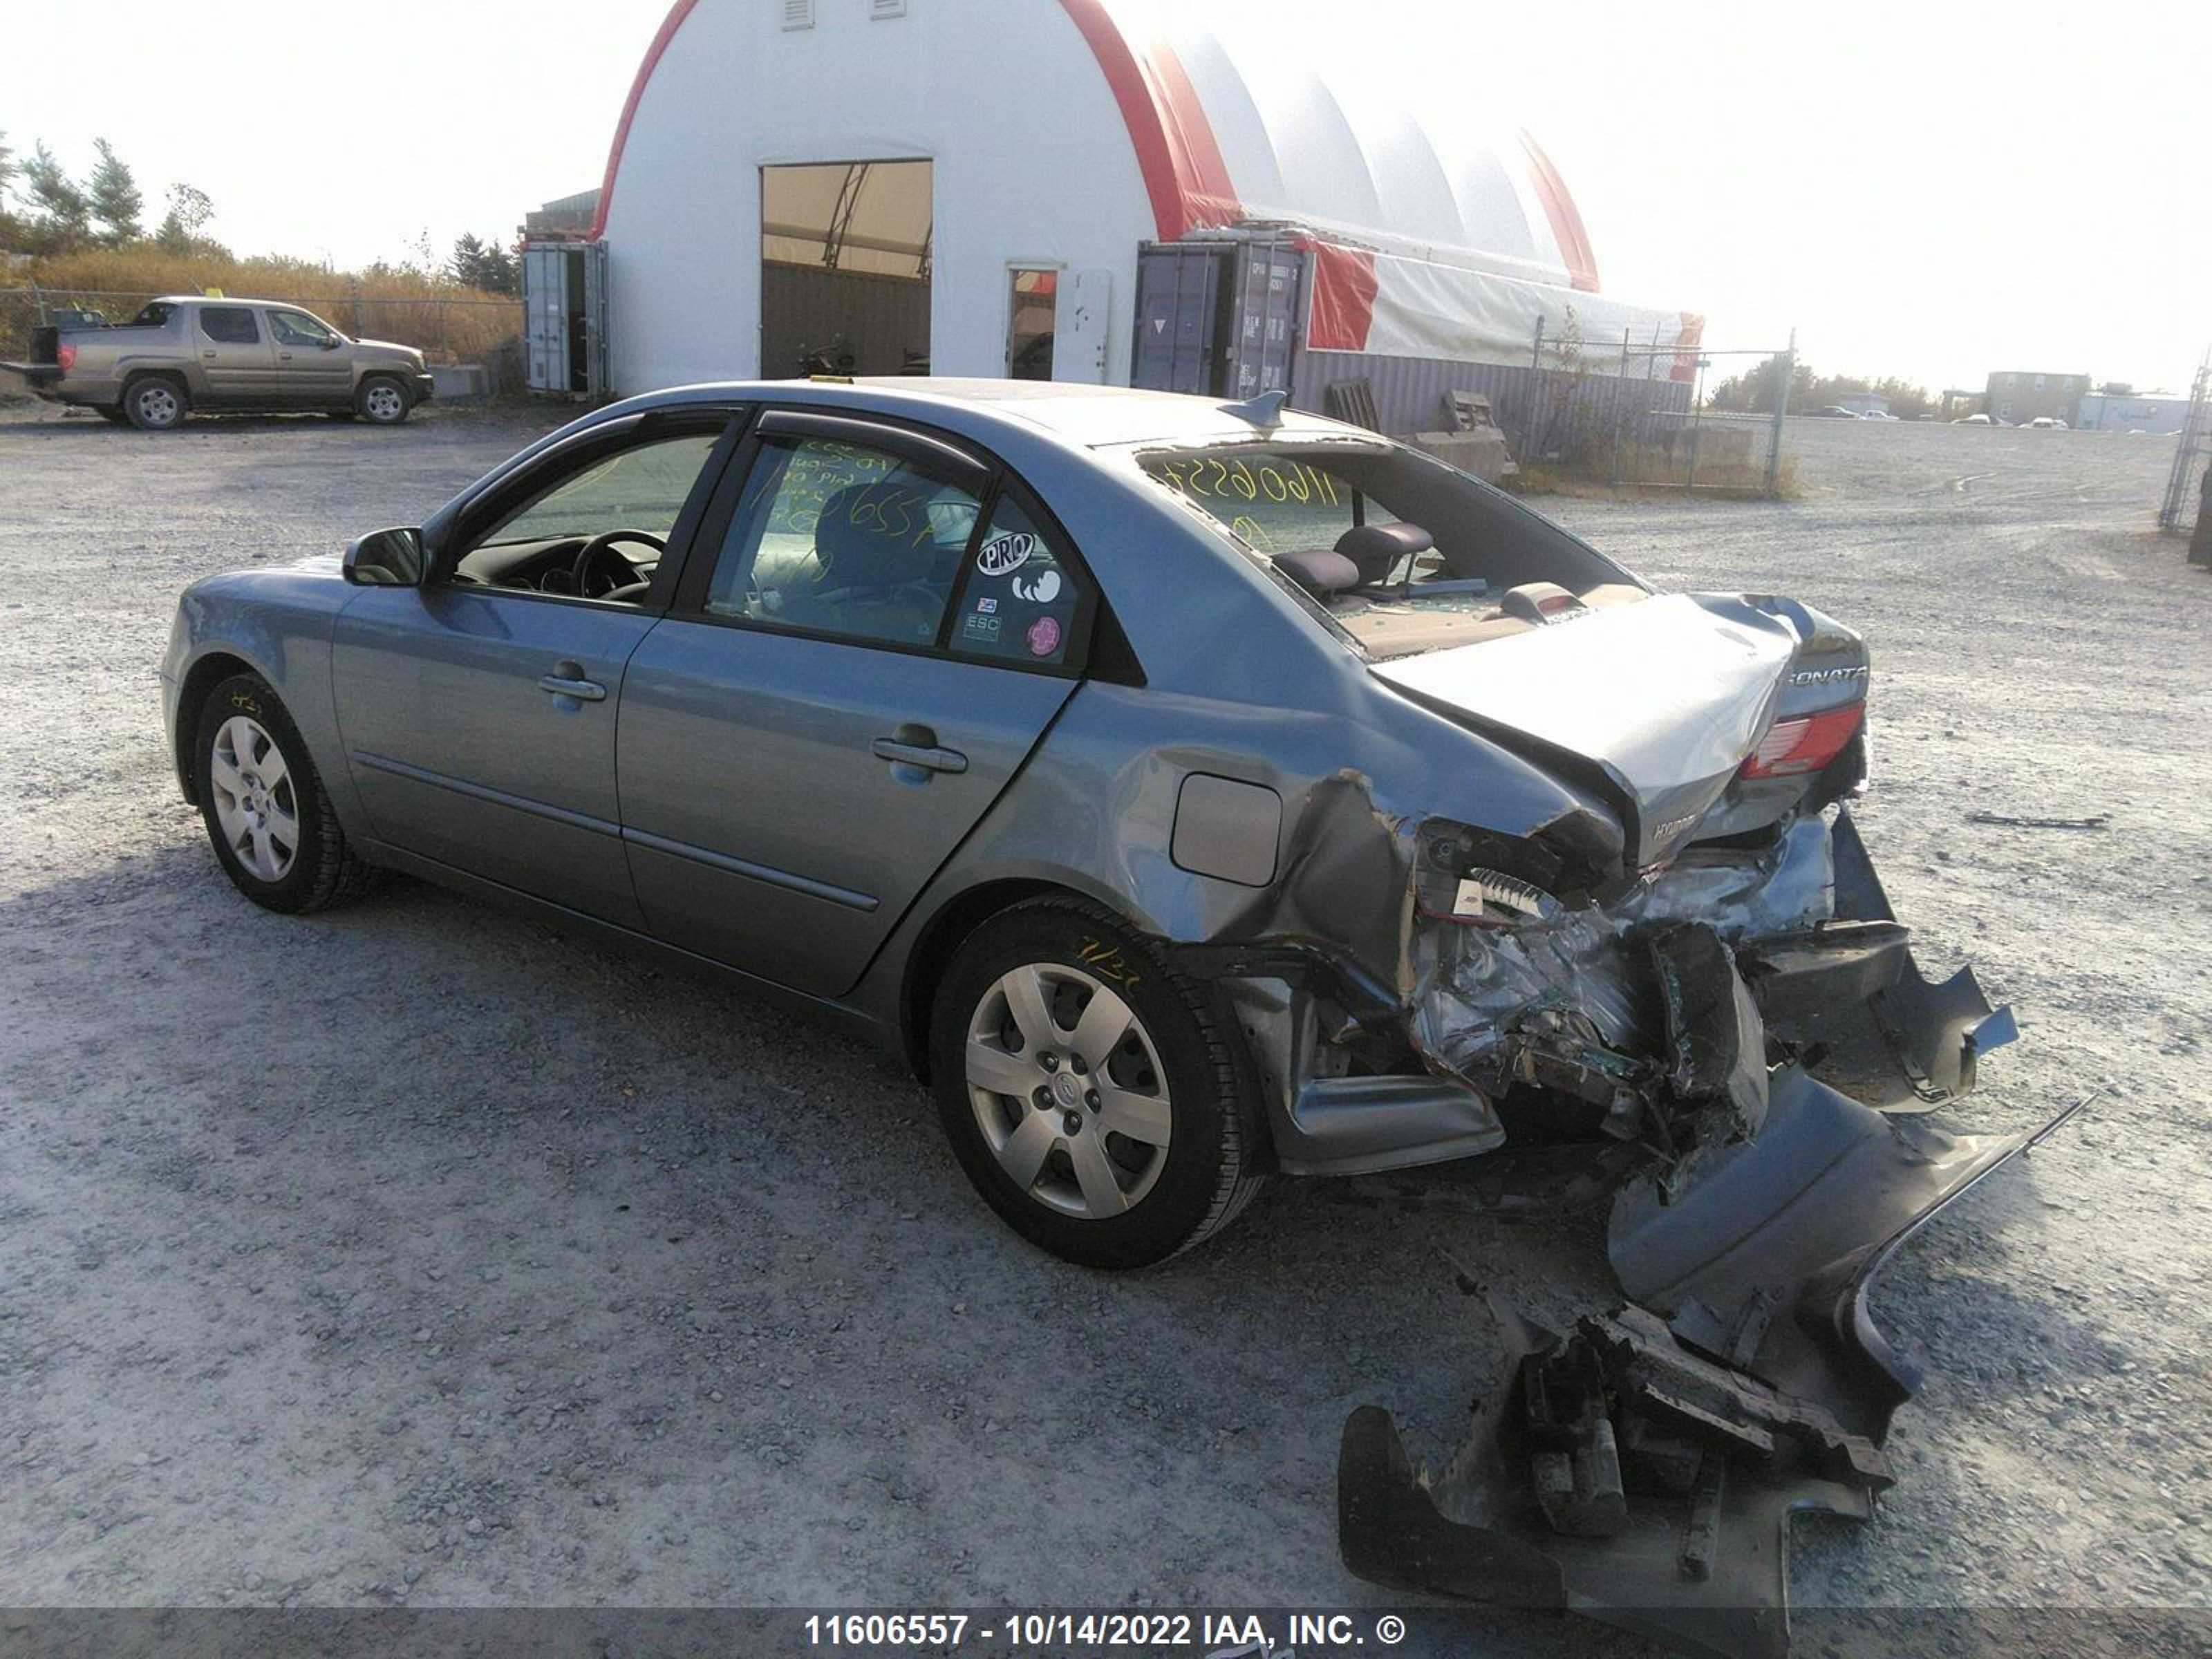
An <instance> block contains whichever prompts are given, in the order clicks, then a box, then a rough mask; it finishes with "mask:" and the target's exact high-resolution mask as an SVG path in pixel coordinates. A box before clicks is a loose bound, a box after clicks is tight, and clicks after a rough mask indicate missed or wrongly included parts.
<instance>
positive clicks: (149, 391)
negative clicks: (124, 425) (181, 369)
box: [123, 374, 192, 432]
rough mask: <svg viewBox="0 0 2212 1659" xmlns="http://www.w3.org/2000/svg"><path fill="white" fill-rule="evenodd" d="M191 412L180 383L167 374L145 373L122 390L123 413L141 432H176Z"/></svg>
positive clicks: (189, 400) (187, 398)
mask: <svg viewBox="0 0 2212 1659" xmlns="http://www.w3.org/2000/svg"><path fill="white" fill-rule="evenodd" d="M191 410H192V404H191V398H190V397H189V396H188V395H187V394H186V392H185V388H184V386H183V385H182V384H181V383H179V381H176V380H171V379H170V378H169V377H168V376H167V375H166V374H142V375H140V376H139V377H138V378H137V380H133V381H131V384H130V385H129V386H125V387H124V388H123V414H124V416H125V419H127V420H128V421H129V422H131V425H133V426H135V427H137V428H138V429H139V430H140V431H141V432H173V431H174V430H176V428H179V427H180V426H182V425H183V424H184V423H185V416H187V415H189V414H191Z"/></svg>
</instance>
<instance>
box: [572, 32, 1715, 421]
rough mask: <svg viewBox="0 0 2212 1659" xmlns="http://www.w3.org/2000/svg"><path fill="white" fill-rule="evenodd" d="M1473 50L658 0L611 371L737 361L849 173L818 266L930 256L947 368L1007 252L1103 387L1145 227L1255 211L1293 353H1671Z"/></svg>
mask: <svg viewBox="0 0 2212 1659" xmlns="http://www.w3.org/2000/svg"><path fill="white" fill-rule="evenodd" d="M1469 46H1470V43H1469V42H1466V41H1457V42H1455V41H1452V40H1437V41H1426V42H1425V41H1419V40H1407V38H1406V37H1405V36H1404V35H1403V34H1402V33H1393V32H1391V31H1389V30H1384V29H1379V28H1369V27H1357V26H1347V22H1346V16H1345V15H1344V14H1343V13H1342V12H1340V11H1336V10H1335V9H1332V10H1331V13H1330V14H1329V15H1321V14H1308V15H1299V14H1297V13H1285V12H1284V11H1283V10H1281V9H1278V8H1273V7H1270V6H1268V5H1267V4H1265V3H1261V0H1214V3H1210V4H1208V5H1206V6H1205V7H1203V8H1200V7H1196V6H1192V5H1188V4H1187V3H1170V0H905V3H904V4H903V5H897V4H890V5H886V4H880V3H875V0H677V3H676V5H675V6H674V8H673V9H671V12H670V14H669V15H668V17H667V19H666V21H665V23H664V24H663V26H662V27H661V30H660V33H659V36H658V37H657V38H656V39H655V40H654V42H653V46H652V49H651V51H650V52H648V54H647V60H646V63H645V65H644V67H643V68H642V69H641V70H640V72H639V75H638V77H637V81H636V84H635V86H634V88H632V91H631V94H630V99H629V104H628V106H626V107H625V109H624V111H623V118H622V122H621V125H620V128H619V130H618V131H617V137H616V141H615V145H614V148H613V151H612V153H611V155H610V157H609V160H608V165H607V172H606V178H605V183H604V184H603V185H602V188H601V191H600V207H599V222H598V223H597V224H596V225H595V226H594V227H593V231H594V234H598V235H603V236H604V238H605V242H606V245H607V250H608V261H609V266H610V283H611V293H612V295H614V303H615V307H616V314H615V317H614V319H613V322H612V325H611V329H612V353H613V365H614V379H615V382H616V385H617V388H619V389H621V390H624V391H634V390H638V389H641V388H642V387H645V386H655V385H663V384H668V383H671V382H675V381H681V380H698V379H701V378H702V377H706V376H710V375H718V374H727V375H740V376H749V375H751V374H757V373H759V372H760V370H761V368H762V364H761V362H760V356H761V349H762V348H761V328H762V325H761V306H762V297H761V286H762V276H761V269H762V263H763V251H764V250H765V252H767V254H768V257H769V258H771V259H776V260H787V261H788V262H789V263H791V264H805V263H809V262H812V263H816V264H823V263H826V262H825V261H824V258H823V256H824V253H825V251H826V244H825V241H824V239H823V235H822V234H821V231H820V229H819V228H820V227H823V226H826V225H830V224H834V223H836V222H838V208H839V205H840V192H841V191H844V190H846V189H848V188H850V187H852V186H853V185H854V181H855V178H856V176H857V178H858V185H859V189H860V207H861V210H862V211H861V213H860V216H857V217H855V218H854V219H853V220H852V221H851V222H850V223H849V224H848V231H849V232H850V233H852V234H848V237H847V238H846V240H845V242H844V244H843V246H842V247H841V248H840V249H839V252H838V260H839V268H841V269H843V270H856V271H869V272H874V273H878V274H882V275H886V276H888V275H900V276H915V275H917V274H918V273H919V272H920V270H922V269H923V268H924V261H925V260H926V268H927V274H928V276H929V281H930V307H929V321H928V331H929V341H928V347H929V349H928V354H927V355H928V356H929V358H930V359H931V361H932V362H933V368H934V370H935V372H937V373H939V374H1004V373H1006V372H1007V369H1008V367H1009V363H1010V360H1011V356H1012V347H1011V346H1010V343H1009V323H1010V316H1011V314H1012V312H1013V310H1014V309H1015V306H1016V302H1015V299H1014V295H1015V293H1016V291H1017V284H1018V282H1019V280H1020V277H1019V273H1020V272H1022V271H1024V270H1050V271H1059V272H1064V273H1066V281H1065V282H1064V283H1063V284H1062V291H1064V292H1066V291H1077V290H1079V291H1081V292H1083V293H1085V295H1090V296H1091V302H1090V303H1089V304H1088V305H1087V306H1086V307H1085V313H1084V315H1083V317H1082V319H1080V326H1081V327H1082V328H1083V329H1084V330H1085V331H1086V332H1085V334H1084V336H1083V338H1082V340H1081V343H1080V346H1081V349H1063V350H1061V351H1060V352H1058V353H1056V354H1055V356H1054V360H1053V371H1052V372H1053V373H1054V374H1057V375H1059V376H1060V377H1062V378H1068V377H1077V378H1097V377H1099V376H1102V375H1103V377H1105V378H1109V379H1113V380H1126V379H1127V377H1128V375H1129V373H1130V364H1131V362H1132V350H1131V344H1132V330H1133V319H1134V306H1135V301H1136V287H1137V283H1136V276H1137V264H1138V256H1139V247H1140V246H1141V245H1142V244H1145V243H1146V242H1153V241H1166V242H1172V241H1176V240H1180V239H1182V238H1185V237H1187V236H1188V235H1189V234H1192V233H1193V232H1203V231H1209V230H1213V231H1218V230H1221V229H1225V228H1234V227H1240V226H1258V225H1275V226H1280V227H1285V228H1289V229H1290V230H1291V231H1293V232H1296V233H1298V234H1301V235H1302V237H1303V238H1304V240H1305V241H1306V243H1307V245H1309V246H1312V247H1313V248H1315V250H1316V254H1315V259H1314V271H1313V280H1312V282H1311V284H1310V318H1309V319H1308V329H1307V332H1306V343H1307V344H1308V345H1310V346H1311V347H1314V348H1316V349H1332V350H1339V351H1349V352H1367V353H1380V354H1390V355H1396V356H1419V357H1426V358H1436V359H1443V360H1449V361H1459V362H1478V363H1520V364H1524V365H1525V364H1526V363H1527V362H1528V361H1529V355H1530V343H1531V341H1532V339H1533V338H1534V335H1535V331H1536V326H1537V324H1538V322H1539V321H1540V320H1541V321H1542V322H1543V324H1544V325H1545V331H1546V335H1547V337H1548V338H1551V339H1554V340H1556V339H1558V338H1559V337H1560V336H1561V335H1562V334H1563V333H1565V332H1567V331H1569V328H1570V311H1571V324H1572V326H1573V328H1574V329H1576V330H1577V331H1579V333H1580V334H1581V336H1582V337H1583V339H1584V340H1586V341H1588V342H1589V343H1591V345H1592V346H1593V347H1594V348H1597V349H1594V350H1593V352H1592V359H1593V366H1594V367H1597V368H1603V367H1605V366H1606V363H1607V362H1608V361H1611V362H1618V361H1619V359H1618V356H1617V355H1615V356H1612V357H1611V358H1610V359H1608V356H1607V351H1606V350H1605V349H1603V348H1604V347H1606V346H1607V345H1608V344H1610V346H1611V348H1612V349H1613V352H1614V353H1615V354H1617V352H1618V346H1619V342H1620V338H1621V337H1622V335H1623V334H1624V332H1626V334H1628V335H1630V336H1631V337H1632V338H1633V340H1634V341H1635V343H1637V344H1638V346H1640V347H1641V346H1648V345H1650V344H1651V343H1655V342H1656V343H1657V344H1658V345H1659V346H1661V347H1662V348H1668V347H1675V346H1680V347H1682V348H1683V349H1689V348H1690V347H1692V346H1693V345H1694V343H1695V339H1696V331H1697V327H1698V322H1697V319H1695V318H1692V317H1687V316H1685V315H1684V314H1683V313H1679V312H1674V311H1664V310H1655V309H1652V308H1650V307H1638V306H1632V305H1629V304H1626V303H1624V302H1621V301H1618V300H1615V299H1613V297H1611V296H1607V295H1601V294H1600V293H1599V292H1598V276H1597V268H1596V263H1595V258H1593V256H1592V253H1591V250H1590V246H1589V238H1588V236H1587V234H1585V232H1584V230H1583V224H1582V221H1581V218H1580V216H1579V215H1578V214H1577V211H1576V210H1575V207H1574V204H1573V201H1572V199H1571V197H1569V196H1568V194H1567V191H1566V189H1565V185H1564V184H1563V183H1562V182H1561V180H1560V179H1559V175H1558V173H1556V171H1555V170H1554V169H1553V167H1552V166H1551V164H1550V162H1549V161H1547V160H1546V158H1545V157H1544V155H1543V153H1542V152H1541V150H1540V149H1537V147H1536V146H1535V144H1534V142H1533V141H1531V140H1530V139H1528V137H1525V136H1524V135H1522V134H1520V133H1518V132H1516V131H1513V130H1512V129H1510V127H1506V126H1503V125H1500V124H1499V122H1498V118H1497V113H1496V111H1495V109H1494V107H1493V106H1492V104H1491V101H1490V97H1489V94H1488V93H1487V91H1486V89H1485V88H1483V86H1482V83H1481V79H1480V78H1475V79H1474V80H1473V81H1472V82H1471V81H1470V77H1469V76H1468V70H1467V67H1466V65H1467V64H1468V62H1469V61H1470V60H1471V54H1470V52H1469ZM1490 78H1492V79H1495V78H1498V77H1494V76H1493V77H1490ZM891 161H929V162H931V163H932V167H931V169H930V171H929V173H928V175H927V184H926V185H923V186H922V188H921V190H920V191H914V190H912V189H909V188H908V186H907V185H906V184H905V183H904V182H902V181H901V180H900V179H898V175H896V173H892V172H891V171H890V170H889V169H884V168H882V167H878V169H877V171H876V173H873V174H859V173H858V169H859V168H860V166H861V165H862V164H870V163H874V164H881V163H885V162H891ZM787 167H788V168H796V169H803V171H793V173H788V174H784V173H781V169H784V168H787ZM779 192H787V193H786V194H779ZM817 198H818V199H817ZM764 208H765V209H766V210H767V211H766V212H765V213H764V212H763V209H764ZM863 221H865V223H863ZM764 235H765V236H766V238H767V240H766V241H765V242H764V241H763V236H764ZM1102 296H1103V312H1102V310H1101V309H1100V301H1101V299H1102ZM1073 326H1074V324H1073V323H1071V322H1070V320H1069V319H1066V318H1063V319H1062V320H1061V327H1062V328H1063V330H1066V329H1068V328H1071V327H1073ZM1063 344H1064V345H1066V346H1069V347H1071V348H1072V347H1073V344H1074V342H1073V341H1068V342H1063ZM1673 366H1674V365H1673V363H1672V362H1671V360H1664V359H1662V373H1664V372H1666V371H1667V369H1668V368H1671V367H1673ZM1636 372H1637V373H1638V374H1641V373H1642V368H1641V362H1640V361H1639V362H1638V368H1637V371H1636Z"/></svg>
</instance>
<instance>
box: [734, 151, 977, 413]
mask: <svg viewBox="0 0 2212 1659" xmlns="http://www.w3.org/2000/svg"><path fill="white" fill-rule="evenodd" d="M933 219H934V209H933V203H932V199H931V179H930V163H929V162H927V161H831V162H810V163H806V164H804V165H799V166H790V167H763V168H762V169H761V374H763V376H764V377H765V378H767V379H769V380H777V379H781V378H784V377H787V376H797V375H802V374H927V373H928V372H929V284H930V231H931V227H932V224H933Z"/></svg>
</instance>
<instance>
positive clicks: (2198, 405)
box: [2158, 355, 2212, 535]
mask: <svg viewBox="0 0 2212 1659" xmlns="http://www.w3.org/2000/svg"><path fill="white" fill-rule="evenodd" d="M2207 467H2212V355H2208V356H2206V357H2205V359H2204V361H2203V363H2201V364H2199V365H2198V366H2197V380H2196V381H2195V383H2194V384H2193V385H2191V387H2190V388H2189V412H2188V413H2187V414H2186V415H2185V416H2182V421H2181V435H2180V437H2179V439H2177V440H2176V441H2175V443H2174V448H2173V471H2172V472H2171V473H2169V474H2168V475H2167V477H2166V499H2165V500H2164V501H2161V502H2160V503H2159V509H2158V527H2159V528H2160V530H2163V531H2165V532H2167V533H2168V534H2169V535H2186V534H2187V533H2188V532H2189V529H2190V527H2191V526H2192V525H2194V524H2195V523H2196V522H2197V514H2198V513H2200V512H2202V511H2203V489H2204V484H2203V477H2204V472H2205V469H2206V468H2207Z"/></svg>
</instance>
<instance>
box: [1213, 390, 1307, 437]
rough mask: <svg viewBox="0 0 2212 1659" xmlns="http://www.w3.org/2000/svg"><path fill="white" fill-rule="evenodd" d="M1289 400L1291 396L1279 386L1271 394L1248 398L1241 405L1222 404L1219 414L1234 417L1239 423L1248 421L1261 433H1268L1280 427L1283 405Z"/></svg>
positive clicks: (1262, 393) (1263, 393)
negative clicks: (1259, 429)
mask: <svg viewBox="0 0 2212 1659" xmlns="http://www.w3.org/2000/svg"><path fill="white" fill-rule="evenodd" d="M1290 400H1291V394H1290V393H1289V392H1285V391H1284V390H1282V388H1280V387H1277V388H1276V389H1275V390H1274V391H1273V392H1261V394H1260V395H1259V396H1258V397H1256V398H1247V399H1245V401H1244V402H1243V403H1241V404H1222V405H1221V412H1222V413H1223V414H1225V415H1234V416H1236V417H1237V419H1238V420H1240V421H1249V422H1251V423H1252V424H1253V425H1254V426H1256V427H1258V428H1261V430H1262V431H1269V430H1272V429H1273V428H1276V427H1279V426H1280V425H1282V423H1283V405H1284V404H1286V403H1288V402H1290Z"/></svg>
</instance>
